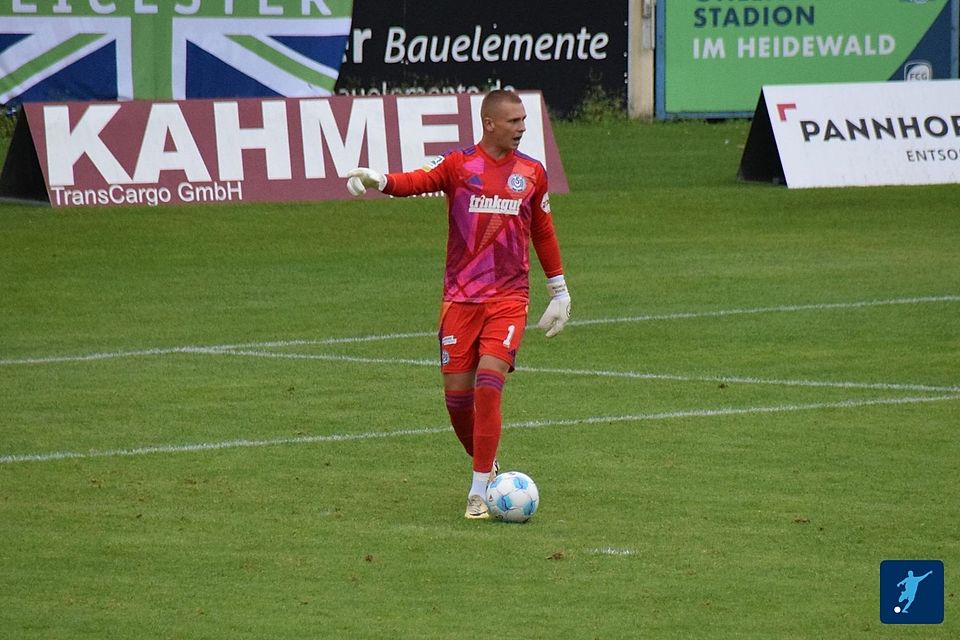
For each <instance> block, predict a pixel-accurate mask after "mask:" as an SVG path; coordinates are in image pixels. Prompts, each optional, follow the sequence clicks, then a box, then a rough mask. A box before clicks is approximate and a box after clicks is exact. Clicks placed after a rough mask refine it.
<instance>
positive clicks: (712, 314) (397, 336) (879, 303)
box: [0, 295, 960, 366]
mask: <svg viewBox="0 0 960 640" xmlns="http://www.w3.org/2000/svg"><path fill="white" fill-rule="evenodd" d="M942 302H960V296H954V295H946V296H920V297H912V298H893V299H889V300H864V301H859V302H856V301H855V302H834V303H820V304H802V305H782V306H776V307H757V308H747V309H721V310H717V311H697V312H683V313H668V314H660V315H645V316H627V317H622V318H598V319H594V320H571V321H570V322H569V323H568V324H569V325H570V326H589V325H599V324H627V323H634V322H655V321H666V320H690V319H697V318H722V317H727V316H737V315H753V314H762V313H791V312H798V311H825V310H838V309H863V308H869V307H883V306H893V305H918V304H936V303H942ZM534 326H535V325H530V326H529V327H527V328H528V329H530V328H532V327H534ZM435 335H436V331H417V332H408V333H390V334H383V335H368V336H356V337H344V338H325V339H319V340H275V341H270V342H251V343H245V344H225V345H212V346H183V347H166V348H164V347H159V348H152V349H140V350H134V351H106V352H100V353H87V354H80V355H53V356H37V357H28V358H2V359H0V366H12V365H24V364H32V365H41V364H56V363H66V362H89V361H97V360H112V359H115V358H132V357H143V356H160V355H170V354H178V353H194V354H195V353H214V352H218V351H230V350H236V349H263V348H274V347H295V346H306V345H335V344H359V343H364V342H376V341H382V340H404V339H410V338H425V337H430V336H435Z"/></svg>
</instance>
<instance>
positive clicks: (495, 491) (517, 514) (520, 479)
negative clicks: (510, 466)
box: [487, 471, 540, 522]
mask: <svg viewBox="0 0 960 640" xmlns="http://www.w3.org/2000/svg"><path fill="white" fill-rule="evenodd" d="M539 505H540V492H539V491H538V490H537V485H536V483H534V481H533V480H532V479H531V478H530V476H528V475H527V474H525V473H520V472H519V471H507V472H506V473H501V474H500V475H498V476H497V477H496V479H494V481H493V482H491V483H490V484H488V485H487V508H488V509H489V510H490V515H491V516H493V517H494V518H496V519H497V520H503V521H504V522H526V521H527V520H529V519H530V518H532V517H533V514H534V513H536V512H537V507H538V506H539Z"/></svg>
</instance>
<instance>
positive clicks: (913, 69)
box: [903, 60, 933, 80]
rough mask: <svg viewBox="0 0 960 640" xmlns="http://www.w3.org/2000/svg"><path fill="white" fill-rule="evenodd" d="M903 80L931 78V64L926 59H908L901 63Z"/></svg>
mask: <svg viewBox="0 0 960 640" xmlns="http://www.w3.org/2000/svg"><path fill="white" fill-rule="evenodd" d="M903 79H904V80H933V65H932V64H930V63H929V62H927V61H926V60H910V61H909V62H907V63H906V64H904V65H903Z"/></svg>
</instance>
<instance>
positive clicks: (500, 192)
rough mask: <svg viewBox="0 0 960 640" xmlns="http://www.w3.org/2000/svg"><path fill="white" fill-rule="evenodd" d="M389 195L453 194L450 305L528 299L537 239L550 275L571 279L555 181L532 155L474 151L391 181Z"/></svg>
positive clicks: (470, 149) (450, 201)
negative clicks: (553, 199)
mask: <svg viewBox="0 0 960 640" xmlns="http://www.w3.org/2000/svg"><path fill="white" fill-rule="evenodd" d="M383 191H384V193H387V194H390V195H396V196H407V195H415V194H421V193H431V192H437V191H442V192H444V193H445V194H446V197H447V209H448V223H449V231H448V237H447V259H446V272H445V276H444V290H443V299H444V301H445V302H469V303H479V302H491V301H498V300H527V299H528V298H529V284H528V273H529V270H530V259H529V244H530V240H531V238H532V239H533V243H534V247H535V249H536V251H537V255H538V257H539V258H540V262H541V266H542V267H543V269H544V273H546V275H547V276H548V277H551V276H554V275H559V274H561V273H562V272H563V267H562V265H561V262H560V253H559V248H558V245H557V240H556V235H555V232H554V228H553V221H552V219H551V217H550V197H549V194H548V184H547V174H546V171H545V170H544V168H543V165H542V164H540V162H538V161H537V160H535V159H533V158H531V157H529V156H526V155H524V154H521V153H519V152H510V153H508V154H507V155H506V156H504V157H503V158H502V159H500V160H495V159H493V158H492V157H491V156H490V155H488V154H487V153H486V152H485V151H484V150H483V149H482V148H481V147H480V146H479V145H474V146H471V147H467V148H465V149H458V150H455V151H451V152H448V153H447V154H445V155H443V156H439V157H438V158H436V159H435V160H434V161H432V162H431V163H430V164H428V165H427V166H426V167H424V168H423V169H418V170H416V171H410V172H407V173H394V174H389V175H388V176H387V185H386V187H385V188H384V190H383Z"/></svg>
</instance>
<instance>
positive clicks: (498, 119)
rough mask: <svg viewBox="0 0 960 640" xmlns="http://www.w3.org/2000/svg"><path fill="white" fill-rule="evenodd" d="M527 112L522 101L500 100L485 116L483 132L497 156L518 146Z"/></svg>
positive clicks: (524, 126)
mask: <svg viewBox="0 0 960 640" xmlns="http://www.w3.org/2000/svg"><path fill="white" fill-rule="evenodd" d="M526 119H527V112H526V110H525V109H524V108H523V103H514V102H501V103H499V104H498V105H497V106H496V108H494V109H493V113H491V114H490V116H489V117H488V118H487V123H486V124H487V128H486V131H485V133H486V134H487V136H486V137H487V139H488V141H489V143H490V145H489V146H490V148H491V150H492V151H494V152H495V154H496V156H497V157H502V156H504V155H506V154H507V153H508V152H510V151H514V150H516V148H517V147H518V146H520V139H521V138H522V137H523V133H524V131H526V130H527V126H526V124H524V121H525V120H526Z"/></svg>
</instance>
